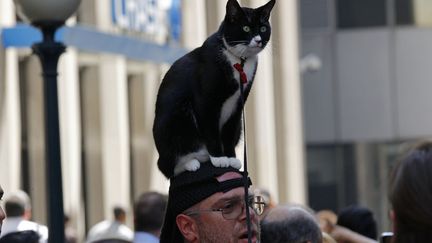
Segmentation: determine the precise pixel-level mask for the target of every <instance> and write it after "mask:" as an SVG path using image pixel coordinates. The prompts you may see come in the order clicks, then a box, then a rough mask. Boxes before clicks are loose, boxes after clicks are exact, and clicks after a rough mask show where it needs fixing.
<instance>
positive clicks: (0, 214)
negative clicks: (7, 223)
mask: <svg viewBox="0 0 432 243" xmlns="http://www.w3.org/2000/svg"><path fill="white" fill-rule="evenodd" d="M3 195H4V191H3V188H2V187H1V185H0V200H2V199H3ZM5 217H6V215H5V212H4V211H3V208H2V207H1V206H0V234H1V228H2V224H3V220H4V219H5Z"/></svg>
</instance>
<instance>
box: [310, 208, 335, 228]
mask: <svg viewBox="0 0 432 243" xmlns="http://www.w3.org/2000/svg"><path fill="white" fill-rule="evenodd" d="M315 216H316V217H317V218H318V222H319V225H320V228H321V231H323V232H326V233H330V231H331V229H332V227H333V225H335V224H336V223H337V214H336V213H335V212H333V211H332V210H330V209H324V210H320V211H318V212H317V213H316V214H315Z"/></svg>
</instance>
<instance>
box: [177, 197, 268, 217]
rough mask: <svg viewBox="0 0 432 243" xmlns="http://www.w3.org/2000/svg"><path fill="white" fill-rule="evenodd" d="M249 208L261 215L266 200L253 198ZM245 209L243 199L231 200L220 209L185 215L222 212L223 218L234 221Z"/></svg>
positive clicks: (203, 210)
mask: <svg viewBox="0 0 432 243" xmlns="http://www.w3.org/2000/svg"><path fill="white" fill-rule="evenodd" d="M248 201H249V202H248V204H249V207H251V208H252V209H253V210H254V212H255V214H257V215H261V214H262V213H263V212H264V207H265V203H264V199H263V198H262V197H261V196H253V197H250V198H249V199H248ZM244 208H245V202H244V200H243V199H240V198H238V199H234V200H229V201H227V202H225V204H224V205H223V206H222V207H220V208H210V209H200V210H193V211H187V212H185V213H183V214H185V215H188V216H193V215H197V214H200V213H205V212H208V213H212V212H220V213H222V217H224V219H226V220H233V219H237V218H238V217H239V216H240V215H241V214H242V213H243V211H244Z"/></svg>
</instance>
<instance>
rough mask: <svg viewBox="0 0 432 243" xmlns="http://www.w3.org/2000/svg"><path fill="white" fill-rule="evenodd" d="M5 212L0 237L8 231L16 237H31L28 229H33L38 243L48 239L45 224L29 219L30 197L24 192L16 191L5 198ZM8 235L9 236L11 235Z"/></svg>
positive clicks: (4, 235) (43, 242)
mask: <svg viewBox="0 0 432 243" xmlns="http://www.w3.org/2000/svg"><path fill="white" fill-rule="evenodd" d="M5 212H6V219H5V220H4V222H3V225H2V232H1V235H0V239H1V238H3V237H6V236H7V235H8V234H10V233H15V234H14V235H12V236H13V237H15V238H17V239H18V238H19V237H27V236H28V237H30V238H32V239H33V236H32V235H33V234H32V233H31V232H28V231H34V232H36V233H37V235H38V238H39V242H40V243H45V242H47V241H48V228H47V227H46V226H45V225H42V224H38V223H36V222H33V221H30V219H31V214H32V213H31V205H30V197H29V196H28V194H27V193H26V192H24V191H16V192H14V193H11V194H10V195H9V196H8V197H7V198H6V200H5ZM24 231H25V232H24ZM19 232H23V233H22V234H21V233H19ZM20 235H21V236H20ZM8 237H11V235H9V236H8ZM24 242H25V241H24ZM29 242H30V241H29Z"/></svg>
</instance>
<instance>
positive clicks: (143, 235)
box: [133, 231, 159, 243]
mask: <svg viewBox="0 0 432 243" xmlns="http://www.w3.org/2000/svg"><path fill="white" fill-rule="evenodd" d="M143 242H145V243H159V238H157V237H156V236H154V235H153V234H150V233H147V232H144V231H137V232H135V233H134V240H133V243H143Z"/></svg>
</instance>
